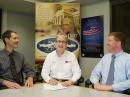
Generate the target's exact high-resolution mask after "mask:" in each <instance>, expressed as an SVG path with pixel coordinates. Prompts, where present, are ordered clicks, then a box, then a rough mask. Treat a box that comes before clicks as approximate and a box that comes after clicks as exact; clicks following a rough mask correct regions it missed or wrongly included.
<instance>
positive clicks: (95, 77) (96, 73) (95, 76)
mask: <svg viewBox="0 0 130 97" xmlns="http://www.w3.org/2000/svg"><path fill="white" fill-rule="evenodd" d="M102 63H103V58H102V59H101V60H100V62H99V63H98V64H97V65H96V66H95V68H94V69H93V71H92V73H91V77H90V81H91V82H92V83H93V84H95V83H96V82H99V80H100V78H101V70H102Z"/></svg>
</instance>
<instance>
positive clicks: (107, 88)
mask: <svg viewBox="0 0 130 97" xmlns="http://www.w3.org/2000/svg"><path fill="white" fill-rule="evenodd" d="M94 89H96V90H99V91H112V86H111V85H102V84H100V83H99V82H98V83H96V84H94Z"/></svg>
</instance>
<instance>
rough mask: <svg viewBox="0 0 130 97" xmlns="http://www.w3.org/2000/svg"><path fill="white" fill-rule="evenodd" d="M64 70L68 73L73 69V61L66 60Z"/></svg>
mask: <svg viewBox="0 0 130 97" xmlns="http://www.w3.org/2000/svg"><path fill="white" fill-rule="evenodd" d="M63 70H64V72H66V73H68V72H71V71H72V62H71V61H65V63H64V66H63Z"/></svg>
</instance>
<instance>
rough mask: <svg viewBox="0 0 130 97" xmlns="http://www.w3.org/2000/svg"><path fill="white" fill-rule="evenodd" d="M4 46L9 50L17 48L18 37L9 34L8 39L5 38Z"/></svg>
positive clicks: (15, 34) (14, 34)
mask: <svg viewBox="0 0 130 97" xmlns="http://www.w3.org/2000/svg"><path fill="white" fill-rule="evenodd" d="M5 42H6V45H7V46H8V47H10V48H13V49H14V48H17V47H18V43H19V37H18V34H17V33H13V32H12V33H11V37H10V38H5Z"/></svg>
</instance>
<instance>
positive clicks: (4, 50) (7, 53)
mask: <svg viewBox="0 0 130 97" xmlns="http://www.w3.org/2000/svg"><path fill="white" fill-rule="evenodd" d="M3 52H4V53H5V54H6V55H7V56H9V54H11V53H13V52H14V51H12V52H11V53H10V52H9V51H7V50H6V49H3Z"/></svg>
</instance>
